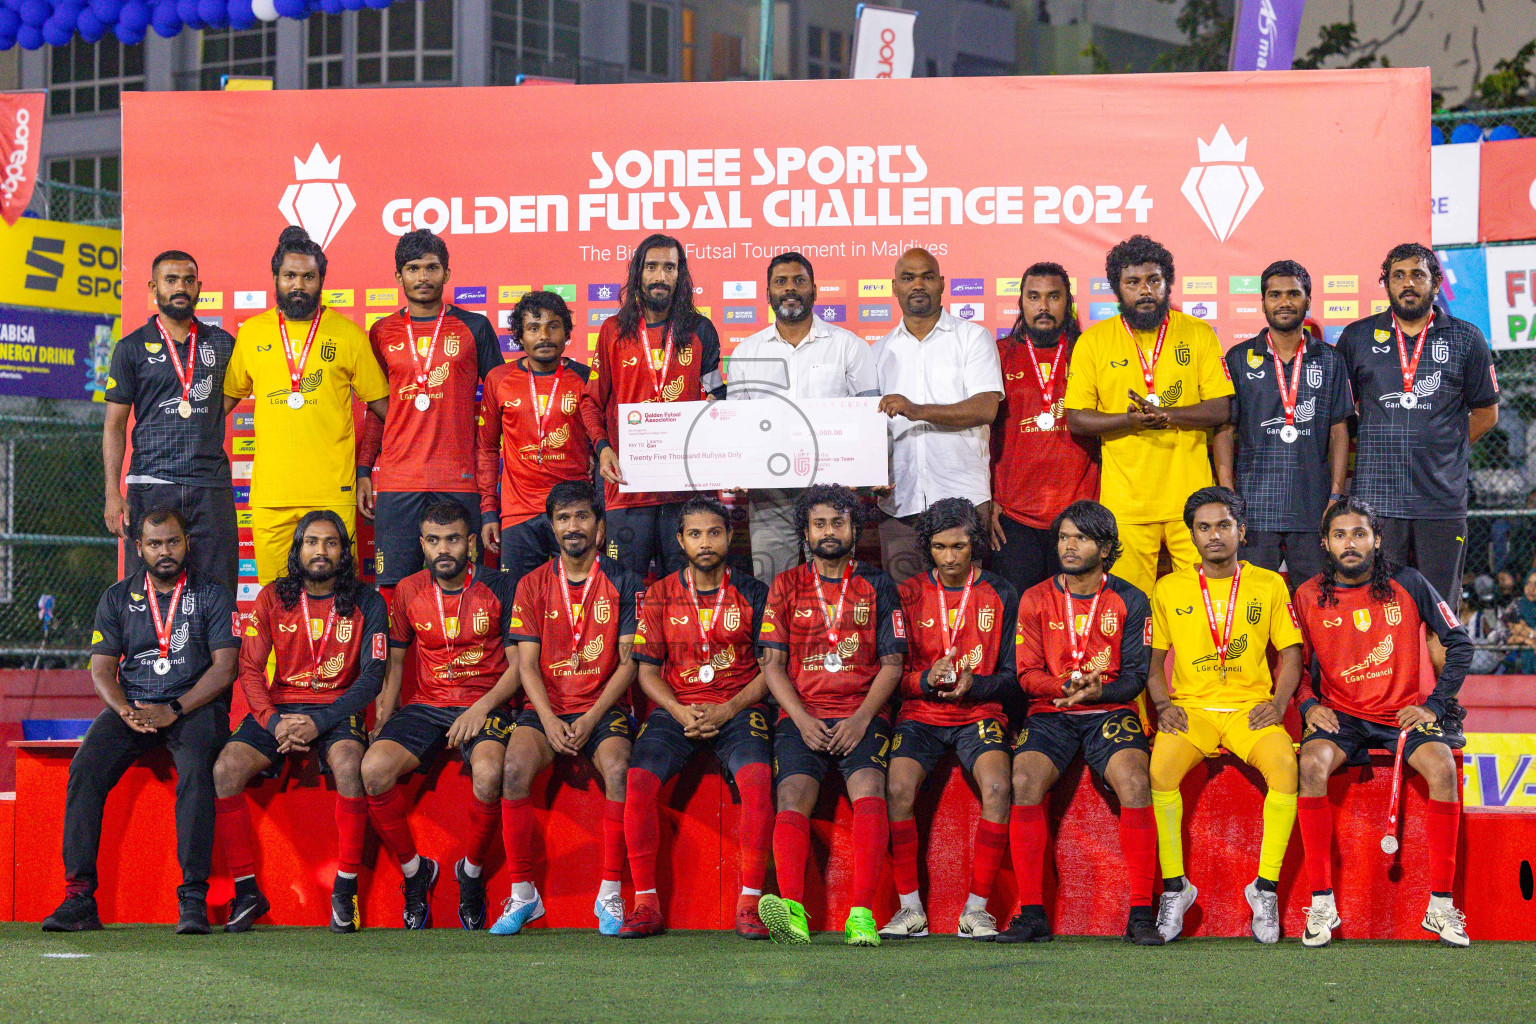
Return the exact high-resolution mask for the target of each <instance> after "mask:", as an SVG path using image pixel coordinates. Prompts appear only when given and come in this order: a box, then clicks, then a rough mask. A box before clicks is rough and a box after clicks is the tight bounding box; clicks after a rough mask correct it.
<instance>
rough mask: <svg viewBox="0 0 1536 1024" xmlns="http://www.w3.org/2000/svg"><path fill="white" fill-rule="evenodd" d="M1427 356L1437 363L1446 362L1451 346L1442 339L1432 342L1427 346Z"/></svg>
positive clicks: (1449, 355)
mask: <svg viewBox="0 0 1536 1024" xmlns="http://www.w3.org/2000/svg"><path fill="white" fill-rule="evenodd" d="M1429 358H1431V359H1433V360H1434V361H1435V362H1437V363H1447V362H1450V359H1451V346H1450V345H1448V344H1446V343H1445V342H1444V341H1437V342H1434V343H1433V344H1431V345H1430V346H1429Z"/></svg>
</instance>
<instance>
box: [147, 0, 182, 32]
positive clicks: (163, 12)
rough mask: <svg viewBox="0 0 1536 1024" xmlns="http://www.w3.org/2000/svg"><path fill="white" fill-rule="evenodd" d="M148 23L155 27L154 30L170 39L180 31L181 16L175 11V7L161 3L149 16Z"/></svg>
mask: <svg viewBox="0 0 1536 1024" xmlns="http://www.w3.org/2000/svg"><path fill="white" fill-rule="evenodd" d="M150 24H151V25H153V26H154V27H155V32H156V33H157V34H159V35H160V36H161V37H163V38H165V39H170V38H171V37H173V36H174V35H176V33H178V32H180V31H181V17H180V15H178V14H177V13H176V8H175V7H173V6H172V5H170V4H161V5H160V6H158V7H156V8H155V13H154V15H153V16H152V17H151V18H150Z"/></svg>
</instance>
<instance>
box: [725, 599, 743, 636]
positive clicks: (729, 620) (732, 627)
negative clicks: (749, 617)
mask: <svg viewBox="0 0 1536 1024" xmlns="http://www.w3.org/2000/svg"><path fill="white" fill-rule="evenodd" d="M720 622H721V623H722V624H723V625H724V626H725V628H726V631H727V632H730V633H734V632H736V631H737V630H738V629H740V628H741V609H740V608H738V607H736V606H735V605H731V606H730V607H729V608H727V609H726V610H725V611H724V612H722V613H721V614H720Z"/></svg>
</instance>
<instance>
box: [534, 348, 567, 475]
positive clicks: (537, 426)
mask: <svg viewBox="0 0 1536 1024" xmlns="http://www.w3.org/2000/svg"><path fill="white" fill-rule="evenodd" d="M554 376H555V386H554V387H553V388H551V389H550V391H549V404H547V405H545V406H544V410H545V411H544V412H543V413H540V412H539V387H538V385H537V384H536V383H534V374H533V371H532V370H529V371H528V400H529V401H531V402H532V403H533V432H534V434H535V435H537V437H538V439H539V452H538V460H539V462H540V463H542V462H543V461H544V439H545V438H546V437H548V436H549V431H547V430H545V429H544V421H545V420H546V419H548V418H549V414H550V412H551V411H553V410H554V408H555V396H556V395H558V394H559V393H560V370H559V368H558V367H557V368H556V369H555V375H554Z"/></svg>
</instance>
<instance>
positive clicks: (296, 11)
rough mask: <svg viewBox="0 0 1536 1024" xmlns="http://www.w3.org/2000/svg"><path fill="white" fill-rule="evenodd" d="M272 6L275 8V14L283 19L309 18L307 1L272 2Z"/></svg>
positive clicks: (283, 0)
mask: <svg viewBox="0 0 1536 1024" xmlns="http://www.w3.org/2000/svg"><path fill="white" fill-rule="evenodd" d="M272 6H273V7H276V8H277V13H278V14H279V15H281V16H282V17H284V18H305V17H308V16H309V4H308V2H307V0H272Z"/></svg>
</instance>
